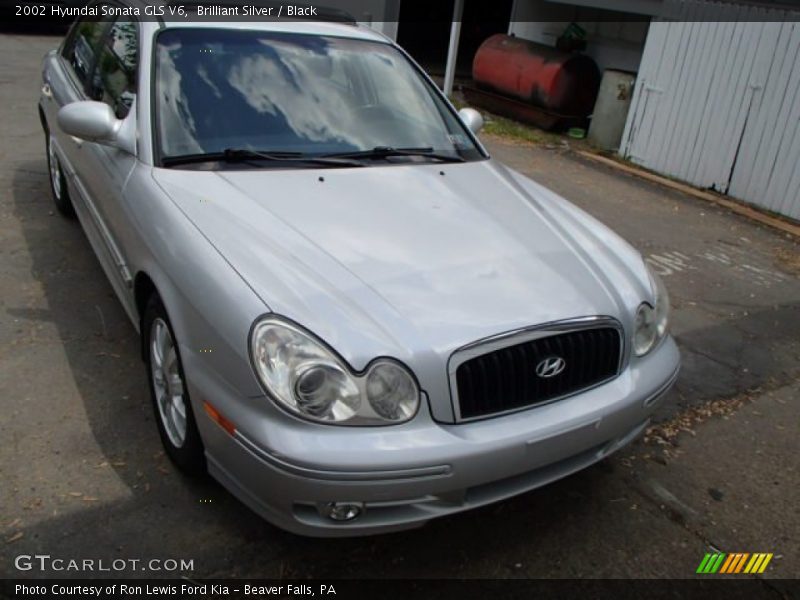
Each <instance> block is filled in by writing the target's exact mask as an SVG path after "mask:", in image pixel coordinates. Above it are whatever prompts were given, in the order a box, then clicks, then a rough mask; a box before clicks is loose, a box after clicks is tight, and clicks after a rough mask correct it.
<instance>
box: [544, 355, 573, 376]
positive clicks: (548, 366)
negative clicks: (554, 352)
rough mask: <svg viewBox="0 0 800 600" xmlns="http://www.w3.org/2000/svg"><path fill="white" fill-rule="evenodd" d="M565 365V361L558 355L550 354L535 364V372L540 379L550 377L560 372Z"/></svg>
mask: <svg viewBox="0 0 800 600" xmlns="http://www.w3.org/2000/svg"><path fill="white" fill-rule="evenodd" d="M566 366H567V363H566V362H564V359H563V358H561V357H560V356H550V357H548V358H545V359H544V360H543V361H541V362H540V363H539V364H538V365H536V374H537V375H538V376H539V377H541V378H542V379H550V378H551V377H555V376H556V375H558V374H559V373H561V371H563V370H564V367H566Z"/></svg>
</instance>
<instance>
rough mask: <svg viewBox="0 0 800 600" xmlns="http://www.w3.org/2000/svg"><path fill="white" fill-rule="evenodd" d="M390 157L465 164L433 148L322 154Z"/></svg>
mask: <svg viewBox="0 0 800 600" xmlns="http://www.w3.org/2000/svg"><path fill="white" fill-rule="evenodd" d="M390 156H423V157H425V158H432V159H434V160H440V161H443V162H464V159H463V158H461V157H460V156H455V155H452V154H439V153H437V152H434V151H433V148H392V147H390V146H376V147H375V148H373V149H372V150H362V151H360V152H336V153H333V154H321V155H320V157H324V158H376V159H380V158H387V157H390Z"/></svg>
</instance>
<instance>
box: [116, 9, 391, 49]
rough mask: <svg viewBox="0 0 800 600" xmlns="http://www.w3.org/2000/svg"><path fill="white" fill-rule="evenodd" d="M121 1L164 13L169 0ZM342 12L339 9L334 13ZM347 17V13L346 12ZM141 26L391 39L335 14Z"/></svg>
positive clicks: (172, 21)
mask: <svg viewBox="0 0 800 600" xmlns="http://www.w3.org/2000/svg"><path fill="white" fill-rule="evenodd" d="M125 4H127V5H129V6H139V7H141V8H142V9H143V8H144V7H145V6H148V5H149V6H161V7H164V9H165V15H169V8H168V7H169V6H170V5H171V4H174V3H173V2H170V1H169V0H167V1H162V0H128V2H125ZM198 4H202V5H208V6H210V5H211V4H210V3H208V2H203V1H198V0H194V1H192V0H190V1H189V2H188V4H186V3H184V6H186V8H187V9H189V10H191V11H194V9H195V6H197V5H198ZM271 4H272V3H271V2H269V0H260V1H259V0H256V1H254V2H248V3H247V5H248V6H252V5H255V6H260V5H265V6H269V5H271ZM213 5H214V6H240V7H241V6H244V4H241V3H238V2H235V0H234V1H229V2H226V1H225V0H222V1H221V2H214V3H213ZM340 15H346V13H340V14H338V15H336V16H337V17H340ZM347 16H348V17H349V15H347ZM142 26H143V27H144V28H145V29H149V30H152V31H156V30H158V29H162V28H214V29H237V30H246V31H275V32H284V33H301V34H308V35H327V36H332V37H342V38H350V39H358V40H369V41H375V42H384V43H391V40H390V39H389V38H387V37H386V36H384V35H383V34H382V33H379V32H377V31H375V30H374V29H371V28H369V27H365V26H363V25H359V24H357V23H355V22H347V20H345V19H342V18H335V19H334V20H313V19H293V20H289V19H284V20H266V19H264V20H253V21H205V20H189V19H185V20H184V19H169V18H165V19H164V21H163V22H162V21H157V20H154V19H149V20H144V21H142Z"/></svg>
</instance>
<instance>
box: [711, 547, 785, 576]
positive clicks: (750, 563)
mask: <svg viewBox="0 0 800 600" xmlns="http://www.w3.org/2000/svg"><path fill="white" fill-rule="evenodd" d="M771 560H772V552H769V553H766V552H756V553H754V554H750V553H749V552H733V553H731V554H726V553H724V552H715V553H713V554H706V555H705V557H704V558H703V560H702V561H701V562H700V566H699V567H697V571H696V573H703V574H713V573H726V574H732V573H763V572H764V571H765V570H766V568H767V565H768V564H769V561H771Z"/></svg>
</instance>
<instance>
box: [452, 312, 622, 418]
mask: <svg viewBox="0 0 800 600" xmlns="http://www.w3.org/2000/svg"><path fill="white" fill-rule="evenodd" d="M621 351H622V344H621V337H620V331H619V330H618V329H616V328H614V327H600V328H594V329H580V330H576V331H570V332H568V333H561V334H556V335H550V336H547V337H542V338H538V339H535V340H531V341H526V342H523V343H520V344H516V345H512V346H507V347H505V348H500V349H498V350H493V351H491V352H488V353H486V354H481V355H480V356H476V357H475V358H471V359H469V360H467V361H465V362H464V363H462V364H461V365H459V366H458V368H457V369H456V385H457V386H458V405H459V408H460V419H461V420H464V419H474V418H476V417H484V416H488V415H492V414H497V413H503V412H508V411H511V410H515V409H519V408H525V407H530V406H535V405H537V404H541V403H543V402H547V401H550V400H553V399H556V398H561V397H564V396H568V395H571V394H575V393H576V392H579V391H581V390H585V389H587V388H590V387H593V386H595V385H597V384H599V383H601V382H603V381H606V380H608V379H611V378H613V377H615V376H616V375H617V373H618V372H619V365H620V353H621ZM551 357H560V358H562V359H563V360H564V365H565V366H564V369H563V371H561V373H559V374H558V375H555V376H553V377H549V378H543V377H540V376H539V375H537V373H536V369H537V366H538V365H540V363H541V362H542V361H543V360H545V359H547V358H551Z"/></svg>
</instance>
